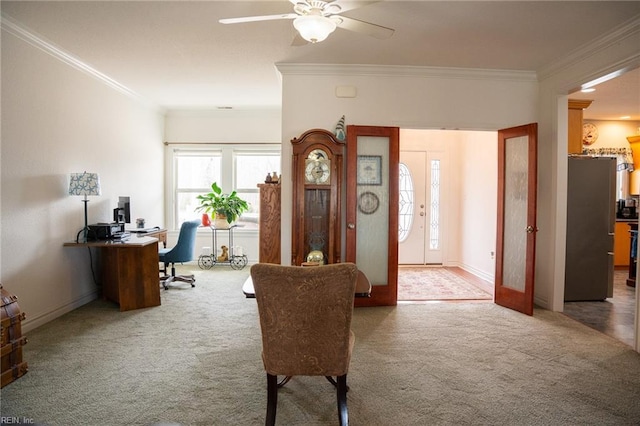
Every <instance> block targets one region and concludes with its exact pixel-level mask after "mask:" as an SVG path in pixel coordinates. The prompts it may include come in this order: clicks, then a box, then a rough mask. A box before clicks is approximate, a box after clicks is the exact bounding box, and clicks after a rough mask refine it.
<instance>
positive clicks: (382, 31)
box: [331, 15, 395, 40]
mask: <svg viewBox="0 0 640 426" xmlns="http://www.w3.org/2000/svg"><path fill="white" fill-rule="evenodd" d="M331 18H332V19H336V25H337V26H338V27H340V28H343V29H345V30H349V31H354V32H357V33H361V34H366V35H369V36H371V37H374V38H377V39H380V40H384V39H387V38H389V37H391V36H392V35H393V33H394V32H395V30H394V29H391V28H387V27H383V26H381V25H376V24H372V23H370V22H365V21H359V20H357V19H353V18H347V17H346V16H341V15H334V16H332V17H331Z"/></svg>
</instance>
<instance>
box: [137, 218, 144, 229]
mask: <svg viewBox="0 0 640 426" xmlns="http://www.w3.org/2000/svg"><path fill="white" fill-rule="evenodd" d="M136 228H140V229H142V228H144V219H143V218H141V217H139V218H137V219H136Z"/></svg>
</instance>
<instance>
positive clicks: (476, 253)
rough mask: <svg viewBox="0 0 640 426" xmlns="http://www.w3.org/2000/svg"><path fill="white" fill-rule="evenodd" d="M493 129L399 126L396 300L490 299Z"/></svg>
mask: <svg viewBox="0 0 640 426" xmlns="http://www.w3.org/2000/svg"><path fill="white" fill-rule="evenodd" d="M496 171H497V132H494V131H461V130H416V129H401V130H400V179H399V184H400V197H399V198H400V206H399V209H400V211H399V215H400V218H399V229H398V240H399V256H398V300H399V301H405V302H407V301H410V302H418V301H434V300H437V301H461V300H465V301H470V300H478V301H492V300H493V291H494V290H493V276H494V269H495V261H494V253H495V239H496V231H495V230H496V219H497V213H496V211H497V203H496V193H497V182H496V174H497V172H496Z"/></svg>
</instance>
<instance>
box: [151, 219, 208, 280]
mask: <svg viewBox="0 0 640 426" xmlns="http://www.w3.org/2000/svg"><path fill="white" fill-rule="evenodd" d="M200 223H201V220H200V219H198V220H192V221H189V222H184V223H183V224H182V226H181V227H180V234H179V235H178V242H177V243H176V245H175V246H174V247H173V248H162V249H160V250H159V252H158V255H159V258H160V263H163V264H164V269H161V270H160V272H162V273H163V276H161V277H160V282H161V283H162V286H163V287H164V288H165V290H166V289H167V288H169V283H171V282H173V281H181V282H186V283H189V284H191V287H195V286H196V284H195V281H196V279H195V277H194V276H193V274H190V275H176V267H175V264H176V263H182V262H189V261H192V260H193V258H194V256H193V251H194V248H195V245H196V231H197V230H198V226H199V225H200ZM169 264H171V275H168V274H167V268H168V267H169Z"/></svg>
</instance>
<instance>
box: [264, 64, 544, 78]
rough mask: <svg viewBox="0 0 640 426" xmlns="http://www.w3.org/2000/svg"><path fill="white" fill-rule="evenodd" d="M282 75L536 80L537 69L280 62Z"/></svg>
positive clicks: (278, 65)
mask: <svg viewBox="0 0 640 426" xmlns="http://www.w3.org/2000/svg"><path fill="white" fill-rule="evenodd" d="M276 69H277V70H278V71H279V72H280V74H282V75H315V76H318V75H355V76H378V77H426V78H449V79H465V80H510V81H537V75H536V73H535V71H518V70H493V69H480V68H450V67H449V68H447V67H423V66H403V65H339V64H296V63H277V64H276Z"/></svg>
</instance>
